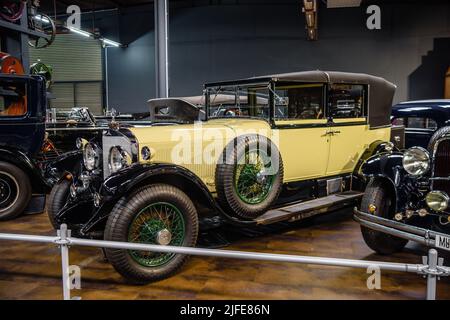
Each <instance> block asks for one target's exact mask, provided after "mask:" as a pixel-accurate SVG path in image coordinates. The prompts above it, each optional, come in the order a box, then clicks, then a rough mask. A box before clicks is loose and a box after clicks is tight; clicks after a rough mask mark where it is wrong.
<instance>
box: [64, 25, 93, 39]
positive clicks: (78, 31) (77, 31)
mask: <svg viewBox="0 0 450 320" xmlns="http://www.w3.org/2000/svg"><path fill="white" fill-rule="evenodd" d="M67 29H69V30H70V31H72V32H75V33H77V34H80V35H82V36H85V37H87V38H90V37H93V34H92V33H89V32H87V31H83V30H80V29H77V28H74V27H67Z"/></svg>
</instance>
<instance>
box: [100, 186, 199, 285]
mask: <svg viewBox="0 0 450 320" xmlns="http://www.w3.org/2000/svg"><path fill="white" fill-rule="evenodd" d="M197 236H198V216H197V209H196V208H195V205H194V203H193V202H192V201H191V199H190V197H189V196H188V195H186V193H184V192H183V191H182V190H180V189H178V188H176V187H174V186H171V185H166V184H149V185H147V186H143V187H142V188H140V189H138V190H136V191H134V192H133V193H131V194H130V195H129V196H127V197H123V198H122V199H120V200H119V202H117V204H116V205H115V207H114V208H113V210H112V211H111V214H110V216H109V217H108V221H107V222H106V228H105V240H107V241H128V242H133V243H142V244H144V243H145V244H151V245H161V246H174V247H176V246H178V247H195V245H196V244H197ZM105 253H106V257H107V258H108V261H109V262H110V263H111V264H112V265H113V266H114V268H115V269H116V270H117V271H118V272H119V273H120V274H121V275H122V276H124V277H125V278H126V279H127V280H128V281H129V282H131V283H135V284H146V283H149V282H153V281H159V280H162V279H166V278H168V277H170V276H171V275H173V274H175V273H176V272H177V271H178V270H179V269H180V268H181V267H182V266H183V265H184V264H185V263H186V261H187V260H188V258H189V257H188V256H186V255H183V254H173V253H164V252H150V251H141V250H122V249H106V250H105Z"/></svg>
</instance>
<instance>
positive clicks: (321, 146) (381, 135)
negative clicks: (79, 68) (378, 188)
mask: <svg viewBox="0 0 450 320" xmlns="http://www.w3.org/2000/svg"><path fill="white" fill-rule="evenodd" d="M130 131H131V132H132V133H133V134H134V135H135V137H136V139H137V141H138V143H139V148H140V149H142V148H143V147H148V148H149V149H150V150H151V153H152V158H151V160H149V161H150V162H155V163H158V162H160V163H161V162H162V163H173V164H176V165H179V166H181V167H184V168H186V169H188V170H190V171H191V172H193V173H194V174H195V175H197V176H198V177H199V178H200V179H202V181H203V182H204V183H205V184H206V185H207V186H208V188H209V190H210V191H211V192H213V193H214V192H215V171H216V167H217V163H218V161H219V158H220V156H221V154H222V152H223V150H224V148H225V147H226V146H227V145H228V144H229V143H230V142H231V141H233V139H235V138H236V137H238V136H242V135H247V134H259V135H262V136H266V137H268V138H269V139H271V140H272V142H273V143H274V144H275V145H276V146H277V147H278V149H279V151H280V154H281V157H282V159H283V164H284V182H295V181H302V180H309V179H317V178H324V177H329V176H338V175H344V174H350V173H352V172H353V171H354V170H355V167H356V165H357V163H358V162H359V160H360V158H361V156H362V155H363V154H364V152H365V151H366V150H367V148H368V147H369V146H370V145H371V144H372V143H374V142H376V141H389V140H390V134H391V128H390V127H383V128H379V129H371V128H370V127H369V125H368V124H367V119H366V118H356V119H335V120H334V122H333V124H331V125H330V124H327V120H326V119H324V120H282V121H275V126H274V127H273V128H272V127H271V126H270V124H269V123H268V122H266V121H264V120H257V119H255V120H253V119H242V118H226V119H225V118H222V119H211V120H209V121H206V122H199V123H197V124H187V125H157V126H152V127H148V126H147V127H144V126H143V127H139V126H137V127H133V128H130ZM139 157H141V155H140V152H139ZM139 160H140V162H145V161H144V160H143V159H142V158H140V159H139Z"/></svg>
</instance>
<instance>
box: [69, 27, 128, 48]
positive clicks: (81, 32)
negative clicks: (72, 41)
mask: <svg viewBox="0 0 450 320" xmlns="http://www.w3.org/2000/svg"><path fill="white" fill-rule="evenodd" d="M66 28H67V29H69V30H70V31H72V32H75V33H77V34H79V35H82V36H84V37H87V38H94V39H98V40H100V41H102V42H103V44H104V45H105V46H106V45H108V46H113V47H117V48H119V47H123V45H122V44H121V43H119V42H116V41H113V40H109V39H106V38H101V37H99V36H98V35H95V34H93V33H90V32H87V31H84V30H81V29H78V28H74V27H66Z"/></svg>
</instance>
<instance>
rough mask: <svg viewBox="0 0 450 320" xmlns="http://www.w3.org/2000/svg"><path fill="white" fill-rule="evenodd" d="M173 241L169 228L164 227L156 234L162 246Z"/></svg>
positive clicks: (157, 240)
mask: <svg viewBox="0 0 450 320" xmlns="http://www.w3.org/2000/svg"><path fill="white" fill-rule="evenodd" d="M171 241H172V233H171V232H170V231H169V230H167V229H163V230H161V231H159V232H158V233H157V234H156V242H157V243H158V244H160V245H162V246H167V245H169V244H170V242H171Z"/></svg>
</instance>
